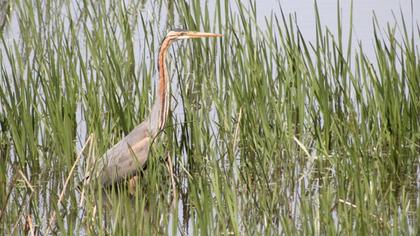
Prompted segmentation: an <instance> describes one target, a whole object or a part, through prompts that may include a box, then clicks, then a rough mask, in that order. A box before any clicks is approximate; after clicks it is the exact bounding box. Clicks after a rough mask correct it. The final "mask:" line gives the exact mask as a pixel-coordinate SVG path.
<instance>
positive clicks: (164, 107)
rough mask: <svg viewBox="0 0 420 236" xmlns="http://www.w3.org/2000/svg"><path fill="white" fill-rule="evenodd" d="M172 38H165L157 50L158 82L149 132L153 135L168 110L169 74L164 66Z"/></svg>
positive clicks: (160, 128) (162, 122) (160, 126)
mask: <svg viewBox="0 0 420 236" xmlns="http://www.w3.org/2000/svg"><path fill="white" fill-rule="evenodd" d="M171 42H172V40H171V39H170V38H165V39H164V40H163V43H162V46H161V47H160V50H159V58H158V69H159V83H158V88H157V91H156V99H155V102H154V104H153V107H152V111H151V115H150V124H151V126H150V127H151V133H152V135H153V136H155V135H156V134H157V132H159V130H162V129H163V127H164V126H165V123H166V119H167V116H168V112H169V85H170V83H169V76H168V71H167V68H166V61H165V59H166V52H167V51H168V47H169V46H170V44H171Z"/></svg>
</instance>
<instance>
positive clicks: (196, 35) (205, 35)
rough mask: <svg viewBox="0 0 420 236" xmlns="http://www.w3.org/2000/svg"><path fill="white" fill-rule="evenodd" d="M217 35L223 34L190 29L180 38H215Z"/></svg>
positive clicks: (221, 35)
mask: <svg viewBox="0 0 420 236" xmlns="http://www.w3.org/2000/svg"><path fill="white" fill-rule="evenodd" d="M215 37H223V34H215V33H206V32H194V31H189V32H187V33H186V34H184V35H182V36H181V37H179V38H180V39H195V38H215Z"/></svg>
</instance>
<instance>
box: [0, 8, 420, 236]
mask: <svg viewBox="0 0 420 236" xmlns="http://www.w3.org/2000/svg"><path fill="white" fill-rule="evenodd" d="M204 2H205V1H203V3H204ZM73 3H74V4H75V2H73ZM157 4H158V3H156V2H155V1H148V2H146V5H144V6H142V9H144V11H143V13H144V14H145V16H146V20H151V21H152V20H155V19H156V18H158V19H160V20H158V21H157V22H158V24H156V25H155V30H156V31H157V32H159V33H157V34H156V35H155V37H156V40H155V41H156V42H158V41H160V39H161V38H162V36H163V35H164V31H165V30H166V29H167V28H168V27H169V28H170V25H169V26H168V22H169V18H170V17H167V15H170V14H168V12H167V9H166V8H165V7H163V8H162V10H158V9H160V8H159V7H158V6H157ZM232 4H234V3H232ZM341 4H342V5H341V6H340V7H341V9H342V10H341V12H342V24H343V38H344V39H347V38H348V33H349V32H348V29H349V27H350V3H349V2H347V1H346V2H344V1H342V2H341ZM411 4H413V6H411ZM212 7H214V6H211V5H210V9H211V8H212ZM318 7H319V15H320V19H321V22H322V24H323V25H324V26H325V27H328V28H329V30H330V31H331V32H332V33H333V34H334V35H337V33H338V30H337V28H338V25H337V22H338V21H337V15H336V9H337V1H335V0H324V1H318ZM280 8H281V9H283V11H284V13H285V15H286V16H287V15H289V14H291V15H293V16H295V17H296V21H297V25H298V26H299V27H300V28H299V29H300V30H301V32H302V34H303V37H304V38H305V39H306V40H308V41H310V42H313V41H315V39H316V34H315V25H316V22H315V19H316V18H315V12H314V3H313V2H312V1H288V0H280V1H258V3H257V22H259V25H260V27H261V28H262V29H264V28H265V19H266V17H270V15H271V14H273V13H274V14H277V15H278V16H279V15H280ZM233 9H235V8H233ZM419 10H420V4H419V3H411V2H409V1H392V0H385V1H384V0H373V1H363V0H357V1H354V2H353V24H352V27H353V36H354V37H353V45H356V44H357V43H360V44H362V45H363V47H364V51H365V53H366V54H367V55H368V56H370V57H373V56H374V48H373V23H372V17H373V16H376V18H377V19H378V22H379V25H380V26H381V27H385V26H386V25H387V24H388V23H389V24H390V25H391V26H392V25H394V23H395V22H400V21H401V19H400V11H401V13H402V15H403V16H404V17H405V19H406V23H407V26H408V28H409V30H411V29H413V28H414V29H415V28H416V24H418V22H419V19H420V18H419V17H420V11H419ZM156 14H158V15H156ZM0 16H1V15H0ZM178 20H179V19H177V18H175V19H173V22H174V24H177V21H178ZM0 25H1V24H0ZM139 27H140V26H139ZM17 29H19V26H18V21H17V15H16V14H14V15H13V18H12V21H11V22H10V24H9V25H7V26H6V33H7V34H8V35H9V37H8V38H9V40H10V42H12V40H13V39H18V38H19V32H18V31H17ZM397 32H398V31H397ZM218 33H222V32H218ZM400 36H401V35H400ZM142 38H144V36H142V35H141V30H140V29H138V30H137V31H136V34H135V35H134V40H135V41H137V40H142ZM139 45H140V44H135V46H136V49H135V51H136V52H138V51H141V50H140V48H139ZM174 48H175V50H176V48H178V47H176V46H175V47H174ZM153 50H154V51H156V50H157V47H156V46H155V48H154V49H153ZM175 53H176V51H175ZM175 53H174V55H175ZM146 59H147V58H146ZM139 60H140V56H139V55H136V61H139ZM146 63H154V61H152V62H149V61H147V62H146ZM173 70H174V69H173ZM172 72H174V71H172ZM173 77H174V78H177V75H175V74H174V75H173ZM174 91H175V92H176V86H173V92H174ZM177 94H178V93H177ZM177 101H181V99H179V97H178V99H177ZM0 109H1V108H0ZM182 112H183V111H182V104H179V105H178V106H177V108H175V115H176V116H177V117H178V118H179V119H180V120H181V121H182V120H183V114H182ZM211 112H212V113H214V110H212V111H211ZM214 116H215V115H214ZM83 117H84V114H83V111H82V108H81V107H80V106H78V108H77V115H76V119H77V123H78V126H77V136H78V138H77V149H78V150H80V149H81V146H82V145H83V143H84V140H86V137H87V131H86V124H85V121H84V120H83ZM214 127H215V126H214ZM215 130H216V129H215ZM216 132H217V131H216ZM296 168H297V171H296V172H297V173H301V172H305V170H300V169H299V167H296ZM310 169H311V168H310V167H307V169H306V171H310ZM419 176H420V175H419ZM418 178H419V177H418ZM304 182H305V179H304V180H303V183H302V184H304ZM297 189H300V188H297ZM299 194H300V193H299V192H296V193H290V195H293V196H296V197H294V198H293V199H294V201H293V203H292V208H293V209H296V208H298V207H299V206H298V203H297V201H298V200H297V199H298V195H299ZM183 209H184V207H183V205H182V204H181V200H180V201H179V210H178V216H172V217H178V218H179V222H182V221H183V218H184V217H183ZM296 211H297V210H296ZM171 220H172V218H171ZM170 224H171V223H170ZM191 224H193V223H192V221H191V220H190V221H189V225H190V227H191ZM186 231H188V232H191V229H190V228H188V229H186Z"/></svg>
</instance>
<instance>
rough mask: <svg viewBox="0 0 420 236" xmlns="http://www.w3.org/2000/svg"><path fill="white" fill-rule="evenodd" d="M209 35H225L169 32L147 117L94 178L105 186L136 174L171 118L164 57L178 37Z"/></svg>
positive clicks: (110, 154)
mask: <svg viewBox="0 0 420 236" xmlns="http://www.w3.org/2000/svg"><path fill="white" fill-rule="evenodd" d="M209 37H222V35H221V34H214V33H205V32H194V31H185V30H172V31H170V32H169V33H168V34H167V35H166V37H165V39H164V40H163V42H162V45H161V46H160V50H159V57H158V69H159V83H158V86H157V88H156V89H157V92H156V98H155V101H154V104H153V106H152V110H151V112H150V114H149V116H148V118H147V119H146V120H145V121H143V122H142V123H141V124H139V125H138V126H137V127H135V128H134V129H133V130H132V131H131V132H130V133H129V134H128V135H127V136H125V137H124V138H123V139H121V140H120V141H119V142H118V143H117V144H115V145H114V146H113V147H112V148H110V149H109V150H108V151H106V152H105V154H104V155H103V156H102V157H101V158H100V159H99V160H98V163H97V165H96V168H95V169H96V170H97V171H95V170H94V171H93V173H94V174H92V176H93V177H94V178H92V179H98V180H99V181H100V183H101V184H102V186H109V185H112V184H113V183H116V182H119V181H121V180H123V179H125V178H126V177H130V176H132V175H134V174H135V173H136V172H137V171H138V170H139V169H140V168H141V167H142V166H143V165H144V163H145V162H146V160H147V158H148V155H149V146H150V144H151V141H152V140H153V139H154V138H155V137H156V136H157V134H158V133H159V131H161V130H162V129H163V128H164V126H165V123H166V120H167V117H168V111H169V105H170V104H169V95H170V94H169V86H170V81H169V76H168V71H167V68H166V62H165V58H166V54H167V52H168V48H169V46H170V45H171V43H172V42H173V41H175V40H178V39H194V38H209ZM89 179H90V176H87V177H86V179H85V180H86V181H89ZM89 182H90V181H89Z"/></svg>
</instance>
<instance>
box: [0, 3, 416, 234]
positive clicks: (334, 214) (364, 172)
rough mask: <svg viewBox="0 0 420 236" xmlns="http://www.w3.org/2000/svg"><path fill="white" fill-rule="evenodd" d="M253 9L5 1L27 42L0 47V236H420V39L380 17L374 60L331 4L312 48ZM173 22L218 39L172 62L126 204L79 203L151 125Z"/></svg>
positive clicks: (288, 21) (5, 41)
mask: <svg viewBox="0 0 420 236" xmlns="http://www.w3.org/2000/svg"><path fill="white" fill-rule="evenodd" d="M256 4H258V3H257V2H256V1H249V2H247V3H246V4H244V3H242V2H241V1H236V2H231V1H221V0H217V1H216V3H215V4H214V5H213V6H210V5H208V4H207V3H203V2H201V1H198V0H193V1H151V2H146V1H140V2H138V3H122V2H118V1H111V2H109V1H108V2H107V1H95V2H90V1H82V2H78V3H73V2H71V1H40V0H21V1H17V2H16V3H14V4H12V8H11V9H13V11H12V14H11V16H14V17H15V19H16V22H17V25H18V27H19V35H10V34H8V26H7V25H6V26H5V27H4V29H3V31H4V32H2V33H1V35H0V37H1V44H2V46H1V54H0V74H1V81H0V85H1V86H0V102H1V106H0V131H1V133H0V155H1V158H0V187H1V192H0V220H1V224H0V228H1V229H2V231H4V232H5V234H21V233H23V232H27V231H30V230H31V229H34V230H35V231H36V232H39V233H43V234H45V233H53V234H55V233H61V234H88V235H106V234H112V235H114V234H122V235H154V234H178V233H180V234H199V235H214V234H225V235H227V234H235V235H243V234H245V235H255V234H268V235H271V234H274V235H276V234H286V235H296V234H302V235H307V234H317V235H318V234H330V235H336V234H345V235H347V234H354V233H355V234H370V235H376V234H378V235H382V234H394V235H406V234H411V235H417V234H418V233H419V231H418V227H417V225H420V210H419V209H420V207H419V206H418V202H419V191H418V183H417V182H416V181H417V179H418V168H419V167H418V166H419V153H420V146H419V143H420V131H419V123H420V119H419V109H420V103H419V101H418V94H420V66H419V65H420V63H419V56H420V54H419V51H418V48H417V46H418V43H416V42H417V41H418V39H419V37H420V34H419V30H418V26H410V25H409V24H408V23H407V19H408V18H405V17H402V14H401V18H400V19H396V22H392V23H389V24H388V25H387V27H385V28H381V27H380V26H379V23H378V22H377V20H376V18H373V19H372V24H373V25H374V29H375V30H374V32H373V33H372V39H374V45H373V46H374V47H375V55H373V56H368V55H366V54H365V52H364V46H362V45H360V44H357V43H355V42H354V41H353V40H352V39H353V35H352V32H353V29H352V27H351V26H350V28H349V29H345V28H343V27H342V20H343V19H342V16H341V8H340V5H339V4H338V5H337V22H338V29H337V31H336V32H337V34H336V35H334V34H333V33H331V32H332V31H331V29H328V28H325V27H324V26H323V24H322V22H321V20H320V17H319V14H318V10H317V6H316V5H315V7H314V11H315V13H316V18H315V19H314V21H315V22H316V38H315V40H314V41H311V42H309V41H307V40H306V39H305V38H304V37H303V36H302V34H301V32H300V30H299V25H297V24H296V18H295V17H294V16H292V15H286V14H284V13H283V12H282V11H281V9H280V7H279V8H277V9H278V10H277V11H276V13H273V14H272V15H270V16H266V17H265V25H263V26H262V25H258V24H257V15H258V13H257V5H256ZM351 11H352V9H351ZM350 15H351V17H353V13H351V14H350ZM297 17H300V16H299V15H297ZM349 20H350V22H352V18H351V19H349ZM398 22H399V23H398ZM394 23H395V24H394ZM174 25H181V26H183V27H185V28H187V29H190V30H201V31H210V32H217V33H222V34H224V37H223V38H221V39H217V40H215V39H206V40H191V41H183V42H177V43H175V44H174V46H173V47H172V48H171V50H170V56H169V73H170V75H171V78H172V81H173V83H172V94H173V96H172V113H171V116H170V119H169V122H168V125H167V127H166V128H165V130H164V132H163V133H162V134H161V135H160V136H159V137H158V138H157V139H156V140H155V141H154V143H153V145H152V147H151V153H150V156H149V159H148V163H147V168H146V169H145V170H143V171H141V174H140V180H139V181H138V186H137V188H136V189H135V190H134V193H131V194H130V193H128V190H127V188H126V187H125V185H124V184H122V185H118V186H115V187H114V188H111V189H108V190H106V191H104V192H101V191H97V190H95V187H93V188H92V189H91V188H88V187H82V188H81V189H78V188H77V186H79V184H80V182H81V181H82V179H83V176H84V172H85V171H86V170H87V169H88V168H90V167H91V166H90V165H91V163H92V162H93V161H94V159H95V158H98V157H99V156H100V155H101V154H102V153H104V152H105V150H107V149H108V148H110V147H111V146H112V145H113V144H115V143H116V142H117V141H118V140H119V139H120V138H122V137H123V136H124V135H126V134H127V133H128V132H130V130H131V129H133V128H134V127H135V126H136V125H137V124H139V123H140V122H141V121H142V120H144V119H145V118H146V117H147V115H148V114H149V110H150V107H151V104H152V102H153V96H154V87H155V85H156V84H155V78H156V77H157V71H156V59H157V58H156V53H157V51H158V47H159V43H160V40H161V39H162V38H163V36H164V35H165V33H166V31H167V30H168V29H169V28H171V27H173V26H174ZM350 25H352V24H350ZM409 27H412V28H409ZM344 35H348V38H344ZM399 38H400V39H401V40H399ZM82 147H84V148H82ZM79 157H80V158H79ZM169 160H171V162H172V163H173V168H172V169H173V173H174V174H173V175H171V171H170V169H171V168H170V167H169V164H168V163H169ZM72 166H75V167H76V169H75V170H72ZM67 179H68V180H69V181H68V185H66V184H65V183H66V180H67ZM173 183H175V185H173ZM60 196H61V197H60ZM48 222H51V225H49V224H48Z"/></svg>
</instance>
